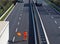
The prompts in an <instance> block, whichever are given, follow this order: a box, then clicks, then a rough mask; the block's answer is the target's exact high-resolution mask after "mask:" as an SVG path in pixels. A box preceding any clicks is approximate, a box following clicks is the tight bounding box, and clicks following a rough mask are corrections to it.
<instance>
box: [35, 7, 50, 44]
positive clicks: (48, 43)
mask: <svg viewBox="0 0 60 44" xmlns="http://www.w3.org/2000/svg"><path fill="white" fill-rule="evenodd" d="M36 10H37V12H38V16H39V18H40V21H41V25H42V28H43V31H44V35H45V38H46V41H47V44H50V42H49V40H48V36H47V33H46V30H45V27H44V25H43V21H42V19H41V16H40V14H39V11H38V9H37V7H36Z"/></svg>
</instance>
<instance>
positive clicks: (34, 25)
mask: <svg viewBox="0 0 60 44" xmlns="http://www.w3.org/2000/svg"><path fill="white" fill-rule="evenodd" d="M32 6H33V4H32V5H30V7H31V12H32V19H33V28H34V38H35V44H37V34H36V24H35V20H34V16H33V15H34V13H33V7H32Z"/></svg>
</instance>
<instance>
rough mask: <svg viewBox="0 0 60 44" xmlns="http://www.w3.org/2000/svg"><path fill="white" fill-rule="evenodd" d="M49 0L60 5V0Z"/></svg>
mask: <svg viewBox="0 0 60 44" xmlns="http://www.w3.org/2000/svg"><path fill="white" fill-rule="evenodd" d="M49 1H51V2H52V3H54V4H55V5H57V6H59V7H60V0H49Z"/></svg>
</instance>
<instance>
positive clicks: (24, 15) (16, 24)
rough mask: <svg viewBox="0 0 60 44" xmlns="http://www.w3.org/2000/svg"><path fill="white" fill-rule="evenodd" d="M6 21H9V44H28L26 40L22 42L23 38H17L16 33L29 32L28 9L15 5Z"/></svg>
mask: <svg viewBox="0 0 60 44" xmlns="http://www.w3.org/2000/svg"><path fill="white" fill-rule="evenodd" d="M6 20H7V21H9V41H10V42H9V44H28V39H27V40H26V41H22V40H23V36H21V37H18V36H17V35H16V32H21V33H22V34H23V32H24V31H27V32H29V8H28V7H24V3H17V4H16V5H15V8H14V9H13V11H12V12H11V14H10V15H9V16H8V18H7V19H6ZM20 41H21V42H20ZM13 42H14V43H13Z"/></svg>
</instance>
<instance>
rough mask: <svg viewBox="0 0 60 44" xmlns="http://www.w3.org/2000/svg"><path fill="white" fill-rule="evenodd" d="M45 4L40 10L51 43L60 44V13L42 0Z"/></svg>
mask: <svg viewBox="0 0 60 44" xmlns="http://www.w3.org/2000/svg"><path fill="white" fill-rule="evenodd" d="M42 4H43V6H41V7H38V11H39V13H40V16H41V18H42V21H43V25H44V27H45V30H46V33H47V36H48V40H49V43H50V44H60V15H59V14H58V13H57V12H56V11H54V9H53V8H52V7H51V6H49V5H48V4H47V3H45V2H44V1H42Z"/></svg>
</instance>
